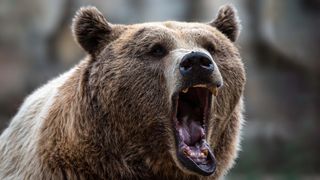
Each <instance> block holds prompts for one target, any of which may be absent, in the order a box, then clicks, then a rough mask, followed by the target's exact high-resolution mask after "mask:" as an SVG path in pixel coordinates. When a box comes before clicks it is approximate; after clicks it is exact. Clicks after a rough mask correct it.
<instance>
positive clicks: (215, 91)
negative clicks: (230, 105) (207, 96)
mask: <svg viewBox="0 0 320 180" xmlns="http://www.w3.org/2000/svg"><path fill="white" fill-rule="evenodd" d="M209 89H210V91H211V93H212V94H213V95H214V96H218V88H216V87H212V88H209Z"/></svg>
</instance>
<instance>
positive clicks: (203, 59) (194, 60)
mask: <svg viewBox="0 0 320 180" xmlns="http://www.w3.org/2000/svg"><path fill="white" fill-rule="evenodd" d="M179 70H180V73H181V75H182V76H185V77H187V76H198V75H201V76H208V75H211V74H212V72H213V71H214V64H213V61H212V60H211V58H210V57H209V56H208V55H207V54H205V53H203V52H194V51H192V52H191V53H188V54H187V55H185V56H184V57H183V58H182V60H181V62H180V67H179Z"/></svg>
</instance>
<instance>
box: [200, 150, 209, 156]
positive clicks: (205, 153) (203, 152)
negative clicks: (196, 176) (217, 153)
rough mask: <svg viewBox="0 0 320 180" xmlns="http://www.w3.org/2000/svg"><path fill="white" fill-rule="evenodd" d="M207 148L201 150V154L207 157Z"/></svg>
mask: <svg viewBox="0 0 320 180" xmlns="http://www.w3.org/2000/svg"><path fill="white" fill-rule="evenodd" d="M208 153H209V152H208V149H203V150H202V151H201V155H202V154H203V155H204V156H205V157H207V156H208Z"/></svg>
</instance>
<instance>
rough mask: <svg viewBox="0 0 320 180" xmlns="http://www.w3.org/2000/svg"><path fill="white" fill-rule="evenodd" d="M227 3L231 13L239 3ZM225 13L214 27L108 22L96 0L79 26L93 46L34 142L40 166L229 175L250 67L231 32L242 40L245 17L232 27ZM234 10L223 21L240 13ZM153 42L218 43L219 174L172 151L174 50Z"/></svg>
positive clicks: (81, 38)
mask: <svg viewBox="0 0 320 180" xmlns="http://www.w3.org/2000/svg"><path fill="white" fill-rule="evenodd" d="M228 8H229V7H226V9H227V10H226V9H225V10H226V11H227V12H230V11H232V12H234V11H233V10H232V9H228ZM220 13H221V12H220ZM227 15H228V14H227ZM221 17H222V15H221V14H220V15H218V19H217V20H215V21H214V22H215V23H214V25H213V27H212V24H211V26H210V25H206V24H201V23H178V22H164V23H149V24H137V25H127V26H124V25H112V24H110V23H108V22H107V21H106V20H105V19H104V17H103V16H102V15H101V13H99V12H98V11H97V10H96V9H95V8H92V7H90V8H83V9H81V10H80V11H79V12H78V13H77V16H76V18H75V20H74V25H73V32H74V34H75V38H76V40H77V42H78V43H79V44H80V46H81V47H82V48H83V49H84V50H85V51H87V52H88V54H89V55H88V57H87V58H85V59H84V60H83V61H82V62H81V63H80V64H79V65H77V68H76V70H75V72H74V73H73V74H72V76H71V77H69V79H68V80H67V81H66V82H65V83H64V84H63V85H62V86H61V87H60V88H59V90H58V93H59V94H58V95H57V96H56V97H55V100H54V103H53V105H52V106H51V107H50V109H49V112H48V115H47V116H46V118H45V119H44V121H43V122H44V123H43V124H42V126H41V131H40V133H39V134H40V135H41V136H40V137H39V138H40V139H39V141H38V145H37V147H35V148H37V152H38V157H39V168H40V170H39V172H41V173H39V174H38V175H37V177H39V179H157V178H158V179H163V178H166V179H172V178H176V179H198V178H203V179H205V178H208V179H217V178H219V177H221V176H222V175H224V174H225V173H226V171H227V170H228V169H229V168H230V167H231V166H232V164H233V161H234V159H235V158H236V154H237V153H236V152H237V146H238V143H239V142H238V138H239V133H240V127H241V120H242V117H241V113H242V112H241V111H242V108H243V107H242V104H241V97H242V93H243V88H244V84H245V73H244V68H243V64H242V62H241V59H240V55H239V53H238V50H237V49H236V47H235V46H234V45H233V44H232V42H231V41H230V40H229V39H231V40H232V41H235V40H236V35H235V34H238V27H233V26H238V24H237V23H235V24H232V23H231V24H228V27H226V26H223V25H222V24H221V23H220V22H218V21H219V20H220V19H221ZM234 17H235V15H234V14H233V15H232V17H231V18H232V19H234ZM227 18H228V17H227V16H224V17H223V20H222V21H223V22H232V21H228V20H226V19H227ZM223 22H222V23H223ZM214 26H216V28H215V27H214ZM219 30H221V32H222V33H221V32H220V31H219ZM234 31H237V32H234ZM223 33H225V34H223ZM228 38H229V39H228ZM154 43H162V45H163V46H165V47H166V48H167V49H171V50H172V49H175V48H177V47H180V48H181V47H183V48H191V47H194V46H197V47H199V48H201V47H206V46H207V45H208V43H213V45H214V52H212V53H213V54H212V56H213V57H214V60H215V62H216V63H217V65H218V68H219V69H220V72H221V74H222V76H223V80H224V86H223V87H222V88H221V89H220V93H219V96H218V97H217V99H216V100H215V101H214V107H213V114H214V116H213V117H212V119H211V121H210V122H209V124H208V127H210V128H209V129H210V130H209V132H208V133H209V135H210V137H209V138H208V139H210V141H209V142H210V143H211V146H212V147H213V149H214V153H215V156H216V159H217V170H216V172H215V174H214V175H213V176H211V177H201V176H197V175H195V174H193V175H192V174H190V173H188V172H186V171H185V170H183V169H181V167H180V165H179V164H177V163H176V162H175V160H174V158H175V157H173V155H172V153H171V152H170V151H172V150H173V149H174V147H173V144H174V139H173V130H172V128H171V127H172V125H171V121H170V113H169V112H170V111H171V102H170V101H169V91H168V89H169V88H170V87H167V86H168V85H167V84H166V81H168V80H167V79H166V77H165V75H164V70H165V69H167V68H168V66H170V63H171V59H170V57H171V56H170V55H168V56H167V57H166V58H163V59H157V58H156V57H153V56H151V55H150V54H149V51H148V50H149V49H150V48H151V46H152V45H153V44H154ZM168 53H170V52H168ZM0 153H1V152H0ZM30 174H32V172H30ZM30 177H33V176H32V175H30Z"/></svg>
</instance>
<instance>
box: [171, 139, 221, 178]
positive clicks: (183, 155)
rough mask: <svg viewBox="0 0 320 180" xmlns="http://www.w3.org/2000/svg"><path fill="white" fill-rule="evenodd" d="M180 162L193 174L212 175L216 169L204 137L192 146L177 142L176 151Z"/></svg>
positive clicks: (213, 158)
mask: <svg viewBox="0 0 320 180" xmlns="http://www.w3.org/2000/svg"><path fill="white" fill-rule="evenodd" d="M176 155H177V157H178V160H179V162H180V164H181V165H182V166H183V167H184V168H186V169H187V170H188V171H191V172H193V173H195V174H198V175H202V176H209V175H212V174H213V173H214V171H215V169H216V162H215V161H216V160H215V157H214V154H213V151H212V150H211V148H210V146H209V144H208V143H207V141H206V140H205V139H202V140H201V141H200V142H197V143H196V144H195V145H194V146H188V145H186V144H184V143H183V142H182V143H179V145H178V147H177V153H176Z"/></svg>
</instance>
